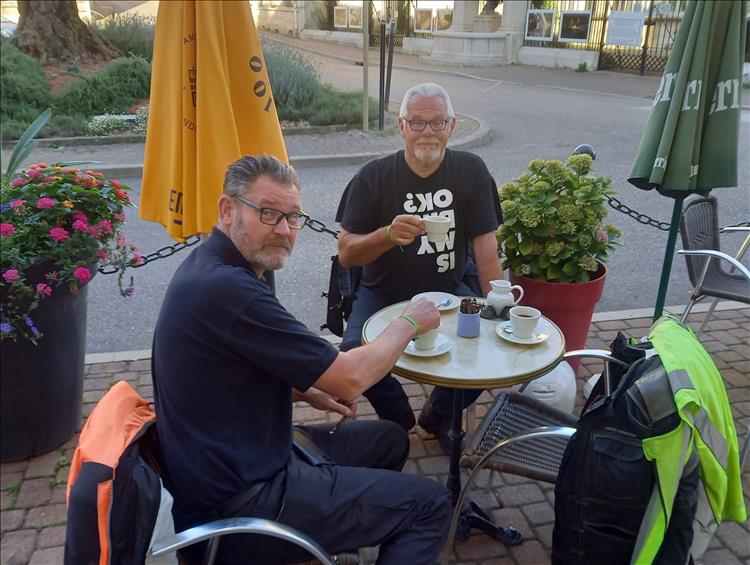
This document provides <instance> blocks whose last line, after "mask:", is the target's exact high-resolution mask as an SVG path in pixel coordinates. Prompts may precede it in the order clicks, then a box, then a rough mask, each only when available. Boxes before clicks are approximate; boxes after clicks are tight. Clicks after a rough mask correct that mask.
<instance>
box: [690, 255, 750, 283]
mask: <svg viewBox="0 0 750 565" xmlns="http://www.w3.org/2000/svg"><path fill="white" fill-rule="evenodd" d="M677 253H679V254H680V255H705V256H707V257H716V258H717V259H721V260H722V261H727V262H728V263H729V264H730V265H732V266H733V267H734V268H735V269H737V270H738V271H739V272H740V273H742V274H743V276H744V277H745V278H746V279H747V280H750V270H749V269H748V268H747V267H745V265H743V264H742V263H740V262H739V261H738V260H737V259H735V258H734V257H732V256H731V255H727V254H726V253H722V252H721V251H714V250H713V249H679V250H678V251H677Z"/></svg>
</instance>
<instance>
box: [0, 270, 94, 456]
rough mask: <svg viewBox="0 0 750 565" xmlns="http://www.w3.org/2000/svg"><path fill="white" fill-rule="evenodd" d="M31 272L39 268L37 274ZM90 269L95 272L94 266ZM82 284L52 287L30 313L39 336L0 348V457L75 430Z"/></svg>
mask: <svg viewBox="0 0 750 565" xmlns="http://www.w3.org/2000/svg"><path fill="white" fill-rule="evenodd" d="M50 267H51V265H49V264H47V265H37V266H35V267H33V268H31V269H29V272H28V273H27V280H28V281H41V280H43V279H42V277H43V273H44V272H47V271H49V270H50ZM37 272H41V276H39V275H38V273H37ZM92 272H96V270H95V268H93V269H92ZM87 292H88V287H87V286H83V287H82V288H80V289H79V291H78V293H76V294H71V293H70V292H69V291H68V287H67V286H66V285H61V286H60V287H58V288H56V289H55V290H54V292H53V293H52V295H51V296H50V297H49V298H47V299H46V300H44V301H43V302H42V303H41V305H40V307H39V308H37V309H36V310H34V312H32V314H31V316H32V318H33V320H34V323H35V325H36V327H37V328H39V331H41V332H42V333H43V334H44V336H43V337H42V338H41V339H40V340H39V342H38V345H34V344H33V343H31V342H30V341H28V340H27V339H25V338H19V339H18V340H16V341H11V340H3V342H2V345H1V346H0V354H1V355H2V363H1V365H0V384H1V387H0V389H1V390H0V393H1V394H0V408H1V411H0V440H1V441H0V461H2V462H6V461H17V460H20V459H27V458H29V457H33V456H35V455H40V454H42V453H46V452H48V451H51V450H52V449H54V448H56V447H58V446H60V445H62V444H63V443H65V442H66V441H67V440H68V439H70V438H71V437H72V436H73V434H75V433H76V431H77V430H78V429H79V427H80V425H81V409H82V404H83V370H84V361H85V353H86V296H87Z"/></svg>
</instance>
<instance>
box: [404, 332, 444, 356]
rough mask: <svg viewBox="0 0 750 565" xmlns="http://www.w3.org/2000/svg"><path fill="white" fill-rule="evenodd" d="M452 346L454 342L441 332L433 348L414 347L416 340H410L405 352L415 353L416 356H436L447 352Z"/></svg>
mask: <svg viewBox="0 0 750 565" xmlns="http://www.w3.org/2000/svg"><path fill="white" fill-rule="evenodd" d="M451 347H453V342H452V341H451V340H450V339H448V338H447V337H446V336H444V335H443V334H440V335H438V336H437V339H436V340H435V346H434V347H433V348H432V349H417V348H416V347H414V342H413V341H410V342H409V345H407V346H406V349H405V350H404V353H408V354H409V355H414V356H415V357H435V356H436V355H442V354H443V353H447V352H448V351H449V350H450V348H451Z"/></svg>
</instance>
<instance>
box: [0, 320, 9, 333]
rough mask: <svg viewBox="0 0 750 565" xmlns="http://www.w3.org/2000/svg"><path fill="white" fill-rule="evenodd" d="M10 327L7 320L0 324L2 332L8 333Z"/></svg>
mask: <svg viewBox="0 0 750 565" xmlns="http://www.w3.org/2000/svg"><path fill="white" fill-rule="evenodd" d="M11 329H12V328H11V327H10V324H9V323H7V322H3V323H2V324H0V332H3V333H4V334H8V333H10V330H11Z"/></svg>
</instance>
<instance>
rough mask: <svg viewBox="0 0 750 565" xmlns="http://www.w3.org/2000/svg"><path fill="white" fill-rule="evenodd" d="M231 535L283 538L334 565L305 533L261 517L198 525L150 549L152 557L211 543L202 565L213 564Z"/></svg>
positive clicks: (231, 519) (158, 542) (227, 519)
mask: <svg viewBox="0 0 750 565" xmlns="http://www.w3.org/2000/svg"><path fill="white" fill-rule="evenodd" d="M228 534H262V535H266V536H271V537H275V538H279V539H283V540H285V541H288V542H291V543H293V544H295V545H298V546H299V547H301V548H302V549H305V550H307V551H308V552H309V553H310V554H311V555H313V556H314V557H315V558H316V559H318V560H319V561H320V562H321V563H323V565H334V561H333V559H332V558H331V557H330V556H329V555H328V554H327V553H326V551H325V550H324V549H323V548H322V547H321V546H320V545H318V544H317V543H316V542H315V541H313V540H312V539H310V538H309V537H308V536H306V535H305V534H303V533H302V532H300V531H298V530H295V529H294V528H290V527H288V526H285V525H283V524H280V523H278V522H273V521H271V520H263V519H260V518H226V519H223V520H216V521H213V522H209V523H207V524H201V525H200V526H195V527H194V528H190V529H188V530H185V531H182V532H179V533H178V534H175V535H174V536H170V537H169V538H163V539H159V540H156V541H155V542H154V543H153V545H152V547H151V556H153V557H159V556H161V555H166V554H168V553H171V552H174V551H177V550H178V549H182V548H183V547H187V546H189V545H192V544H194V543H198V542H201V541H205V540H209V542H208V548H207V549H206V552H205V554H204V555H203V561H202V564H203V565H212V564H213V562H214V561H215V559H216V552H217V551H218V550H219V541H220V540H221V536H225V535H228Z"/></svg>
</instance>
